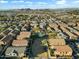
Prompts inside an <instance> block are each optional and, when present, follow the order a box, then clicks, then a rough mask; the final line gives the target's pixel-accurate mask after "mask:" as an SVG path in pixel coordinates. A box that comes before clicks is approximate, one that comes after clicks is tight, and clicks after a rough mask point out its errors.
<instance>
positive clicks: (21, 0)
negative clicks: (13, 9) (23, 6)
mask: <svg viewBox="0 0 79 59" xmlns="http://www.w3.org/2000/svg"><path fill="white" fill-rule="evenodd" d="M11 2H12V3H23V2H24V1H23V0H19V1H11Z"/></svg>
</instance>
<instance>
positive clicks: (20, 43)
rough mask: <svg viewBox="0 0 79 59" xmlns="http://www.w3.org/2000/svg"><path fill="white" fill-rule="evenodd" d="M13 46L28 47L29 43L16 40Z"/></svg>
mask: <svg viewBox="0 0 79 59" xmlns="http://www.w3.org/2000/svg"><path fill="white" fill-rule="evenodd" d="M12 45H13V46H28V41H27V40H14V41H13V42H12Z"/></svg>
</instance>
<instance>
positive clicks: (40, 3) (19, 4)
mask: <svg viewBox="0 0 79 59" xmlns="http://www.w3.org/2000/svg"><path fill="white" fill-rule="evenodd" d="M22 8H31V9H55V8H79V0H0V9H1V10H2V9H22Z"/></svg>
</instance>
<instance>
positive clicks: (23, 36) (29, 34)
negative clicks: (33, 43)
mask: <svg viewBox="0 0 79 59" xmlns="http://www.w3.org/2000/svg"><path fill="white" fill-rule="evenodd" d="M30 36H31V32H25V31H24V32H20V35H18V36H17V39H25V38H30Z"/></svg>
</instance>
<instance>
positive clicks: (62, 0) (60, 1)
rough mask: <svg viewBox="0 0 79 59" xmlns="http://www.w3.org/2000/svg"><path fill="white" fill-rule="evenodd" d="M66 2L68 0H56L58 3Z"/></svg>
mask: <svg viewBox="0 0 79 59" xmlns="http://www.w3.org/2000/svg"><path fill="white" fill-rule="evenodd" d="M65 3H66V0H58V1H56V4H65Z"/></svg>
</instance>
